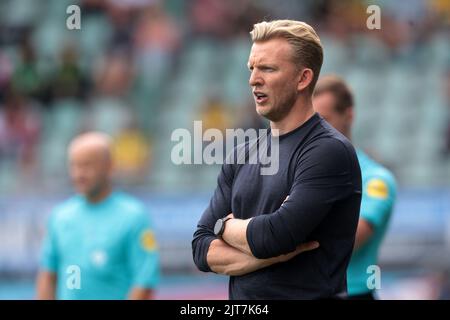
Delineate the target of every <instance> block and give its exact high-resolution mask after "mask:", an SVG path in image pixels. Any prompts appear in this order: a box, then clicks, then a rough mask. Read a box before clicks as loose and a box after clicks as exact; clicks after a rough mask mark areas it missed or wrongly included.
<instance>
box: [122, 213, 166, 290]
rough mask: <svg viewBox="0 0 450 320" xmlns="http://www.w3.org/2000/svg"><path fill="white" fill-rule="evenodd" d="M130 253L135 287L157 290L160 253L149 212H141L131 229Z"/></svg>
mask: <svg viewBox="0 0 450 320" xmlns="http://www.w3.org/2000/svg"><path fill="white" fill-rule="evenodd" d="M128 253H129V265H130V269H131V274H132V284H133V286H134V287H140V288H149V289H153V288H155V287H156V286H157V284H158V282H159V276H160V263H159V252H158V244H157V241H156V237H155V233H154V230H153V226H152V221H151V218H150V215H149V214H148V212H147V211H143V212H141V214H140V215H139V216H138V217H137V219H136V220H135V222H134V225H133V226H132V228H131V232H130V237H129V240H128Z"/></svg>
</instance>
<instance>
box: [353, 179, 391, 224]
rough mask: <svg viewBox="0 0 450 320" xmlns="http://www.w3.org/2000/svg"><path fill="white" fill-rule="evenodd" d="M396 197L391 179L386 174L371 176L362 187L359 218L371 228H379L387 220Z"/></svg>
mask: <svg viewBox="0 0 450 320" xmlns="http://www.w3.org/2000/svg"><path fill="white" fill-rule="evenodd" d="M395 197H396V187H395V181H394V179H393V177H391V176H390V175H386V174H374V175H371V176H370V177H369V178H368V179H366V182H365V183H364V185H363V197H362V201H361V218H362V219H364V220H366V221H367V222H369V223H370V224H371V225H372V226H373V227H375V228H379V227H381V226H382V225H383V224H384V223H385V221H387V219H388V218H389V215H390V213H391V211H392V206H393V203H394V200H395Z"/></svg>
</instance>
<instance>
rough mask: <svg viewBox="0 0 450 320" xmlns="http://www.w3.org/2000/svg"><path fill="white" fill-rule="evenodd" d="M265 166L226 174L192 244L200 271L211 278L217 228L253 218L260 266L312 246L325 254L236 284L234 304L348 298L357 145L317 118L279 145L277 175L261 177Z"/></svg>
mask: <svg viewBox="0 0 450 320" xmlns="http://www.w3.org/2000/svg"><path fill="white" fill-rule="evenodd" d="M268 135H269V136H270V132H269V133H268ZM268 141H269V142H270V139H268ZM252 144H258V140H255V141H250V142H247V143H246V145H247V147H248V148H247V149H246V150H251V148H252ZM270 147H271V145H270V143H269V150H270ZM228 162H229V161H228ZM261 166H263V164H260V163H257V164H251V163H244V164H229V163H227V162H226V163H225V164H224V165H223V166H222V168H221V171H220V174H219V177H218V185H217V188H216V190H215V192H214V194H213V196H212V198H211V200H210V203H209V206H208V208H207V209H206V210H205V212H204V213H203V215H202V217H201V219H200V221H199V223H198V226H197V230H196V231H195V233H194V237H193V240H192V251H193V258H194V262H195V264H196V265H197V267H198V268H199V269H200V270H202V271H206V272H210V271H211V269H210V267H209V266H208V263H207V260H206V255H207V253H208V249H209V245H210V243H211V241H213V240H214V239H216V236H215V235H214V233H213V228H214V224H215V222H216V221H217V219H219V218H223V217H225V216H226V215H228V214H229V213H231V212H232V213H233V214H234V216H235V218H239V219H248V218H252V219H251V221H250V223H249V225H248V227H247V234H246V237H247V241H248V244H249V246H250V249H251V251H252V253H253V255H254V256H255V257H256V258H261V259H263V258H270V257H275V256H278V255H281V254H286V253H289V252H291V251H293V250H295V248H296V247H297V246H298V245H299V244H301V243H304V242H307V241H311V240H316V241H318V242H319V243H320V247H319V248H318V249H315V250H311V251H307V252H303V253H301V254H299V255H297V256H295V257H294V258H292V259H291V260H289V261H287V262H283V263H277V264H274V265H272V266H269V267H266V268H263V269H260V270H257V271H255V272H252V273H249V274H246V275H242V276H231V277H230V281H229V297H230V299H320V298H332V297H336V296H339V295H342V294H345V292H346V269H347V265H348V263H349V260H350V257H351V253H352V250H353V245H354V240H355V233H356V227H357V223H358V218H359V209H360V202H361V171H360V167H359V163H358V160H357V157H356V153H355V150H354V148H353V146H352V144H351V143H350V142H349V141H348V140H347V138H346V137H344V136H343V135H342V134H340V133H339V132H338V131H337V130H335V129H334V128H333V127H332V126H331V125H329V124H328V123H327V122H326V121H325V120H324V119H323V118H322V117H320V116H319V115H318V114H317V113H316V114H314V115H313V116H312V117H311V118H310V119H309V120H308V121H306V122H305V123H304V124H302V125H301V126H300V127H298V128H297V129H295V130H293V131H291V132H289V133H286V134H284V135H281V136H280V137H279V169H278V172H277V173H276V174H274V175H262V174H261V170H260V169H261ZM288 195H289V198H288V200H286V201H284V200H285V199H286V197H287V196H288Z"/></svg>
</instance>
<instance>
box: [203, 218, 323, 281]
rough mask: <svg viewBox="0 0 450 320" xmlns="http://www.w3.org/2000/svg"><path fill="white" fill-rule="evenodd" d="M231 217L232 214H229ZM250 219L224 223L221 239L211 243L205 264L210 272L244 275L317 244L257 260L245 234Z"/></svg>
mask: <svg viewBox="0 0 450 320" xmlns="http://www.w3.org/2000/svg"><path fill="white" fill-rule="evenodd" d="M228 216H229V217H232V218H234V217H233V214H232V213H231V214H229V215H228ZM249 222H250V219H246V220H242V219H230V220H228V221H227V222H226V226H225V230H224V233H223V235H222V239H215V240H213V241H212V242H211V244H210V246H209V249H208V254H207V257H206V259H207V263H208V265H209V267H210V268H211V270H212V271H214V272H216V273H220V274H226V275H229V276H240V275H244V274H247V273H250V272H253V271H256V270H259V269H262V268H265V267H268V266H271V265H273V264H275V263H280V262H285V261H288V260H290V259H292V258H293V257H295V256H296V255H297V254H299V253H301V252H304V251H309V250H313V249H316V248H317V247H319V243H318V242H316V241H311V242H307V243H303V244H301V245H300V246H298V247H297V248H296V249H295V250H294V251H292V252H290V253H288V254H282V255H279V256H276V257H272V258H267V259H258V258H256V257H254V256H253V254H252V252H251V250H250V247H249V245H248V242H247V237H246V232H247V225H248V223H249Z"/></svg>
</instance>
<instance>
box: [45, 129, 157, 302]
mask: <svg viewBox="0 0 450 320" xmlns="http://www.w3.org/2000/svg"><path fill="white" fill-rule="evenodd" d="M68 156H69V165H70V175H71V178H72V180H73V184H74V186H75V188H76V190H77V191H78V193H79V195H76V196H74V197H72V198H70V199H68V200H67V201H65V202H63V203H62V204H60V205H59V206H57V207H56V208H55V209H54V211H53V212H52V214H51V216H50V219H49V221H48V226H47V235H46V238H45V240H44V244H43V248H42V256H41V265H40V267H41V270H40V271H39V274H38V277H37V298H38V299H83V300H84V299H126V298H128V299H150V298H152V297H153V290H154V288H155V286H156V284H157V281H158V278H159V256H158V251H157V247H156V241H155V237H154V233H153V230H152V225H151V222H150V220H149V215H148V213H147V211H146V209H145V208H144V205H143V204H142V203H140V202H139V201H137V200H136V199H134V198H132V197H130V196H128V195H126V194H124V193H120V192H117V191H114V190H113V188H112V184H111V172H112V160H111V139H110V138H109V137H108V136H107V135H105V134H102V133H96V132H90V133H85V134H82V135H80V136H78V137H76V138H75V139H74V140H73V142H72V143H71V144H70V146H69V149H68ZM74 277H78V280H77V279H76V278H74ZM73 279H75V280H73ZM72 280H73V281H72Z"/></svg>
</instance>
